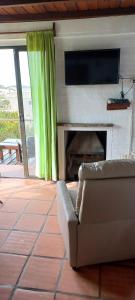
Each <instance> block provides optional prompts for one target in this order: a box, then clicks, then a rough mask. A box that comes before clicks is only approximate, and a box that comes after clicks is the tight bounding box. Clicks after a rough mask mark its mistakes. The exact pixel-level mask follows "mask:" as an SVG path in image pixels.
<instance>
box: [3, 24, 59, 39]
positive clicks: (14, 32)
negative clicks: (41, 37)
mask: <svg viewBox="0 0 135 300" xmlns="http://www.w3.org/2000/svg"><path fill="white" fill-rule="evenodd" d="M51 30H52V31H53V34H54V36H56V26H55V22H53V28H52V29H39V30H29V31H12V32H10V31H9V32H8V31H7V32H0V35H1V34H3V35H4V34H25V33H28V32H37V31H51Z"/></svg>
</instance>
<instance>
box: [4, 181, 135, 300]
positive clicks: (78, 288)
mask: <svg viewBox="0 0 135 300" xmlns="http://www.w3.org/2000/svg"><path fill="white" fill-rule="evenodd" d="M70 186H72V184H70ZM73 186H74V184H73ZM55 198H56V185H55V184H54V183H51V182H47V183H46V182H44V181H42V180H34V179H15V180H14V179H8V178H7V179H6V178H5V179H4V178H3V179H2V178H0V200H2V201H3V205H1V204H0V300H45V299H46V300H87V299H91V300H94V299H95V300H96V299H100V300H135V267H134V266H135V264H134V262H130V263H129V262H128V263H126V262H125V263H114V264H106V265H100V266H99V265H97V266H91V267H90V266H89V267H83V268H80V270H79V271H78V272H75V271H73V270H72V268H71V267H70V266H69V264H68V261H67V258H66V252H65V249H64V243H63V239H62V236H61V234H60V229H59V225H58V221H57V207H56V199H55Z"/></svg>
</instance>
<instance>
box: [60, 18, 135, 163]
mask: <svg viewBox="0 0 135 300" xmlns="http://www.w3.org/2000/svg"><path fill="white" fill-rule="evenodd" d="M58 29H59V31H58V37H56V39H55V45H56V71H57V72H56V75H57V111H58V121H59V122H74V123H75V122H76V123H101V122H104V123H107V122H109V123H113V124H114V129H113V141H112V143H113V145H112V149H113V154H112V157H113V158H122V157H124V156H125V155H128V154H129V151H130V148H131V129H132V128H131V126H132V108H133V107H134V106H135V105H134V106H132V105H131V107H130V108H129V109H127V110H115V111H107V110H106V103H107V99H108V98H109V97H114V98H115V97H116V98H119V97H120V91H121V82H120V84H117V85H93V86H92V85H86V86H66V85H65V66H64V51H68V50H82V49H108V48H120V49H121V56H120V74H121V75H122V76H123V77H130V78H135V18H134V16H128V17H127V16H126V17H124V16H123V17H111V18H99V19H89V20H75V21H68V22H67V21H63V23H62V26H61V27H60V24H59V26H58ZM130 85H132V81H131V80H124V90H125V91H127V90H128V88H129V87H130ZM128 99H129V100H130V101H131V102H132V103H133V89H132V90H131V91H130V93H129V94H128ZM134 109H135V107H134ZM134 124H135V118H134V122H133V128H134V127H135V125H134ZM133 135H134V134H133ZM134 144H135V139H134ZM134 144H133V145H132V148H133V149H134ZM133 149H132V150H133Z"/></svg>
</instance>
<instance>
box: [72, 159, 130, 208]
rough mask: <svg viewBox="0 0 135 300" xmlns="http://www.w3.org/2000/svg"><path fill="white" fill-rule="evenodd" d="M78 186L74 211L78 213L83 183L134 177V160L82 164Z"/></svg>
mask: <svg viewBox="0 0 135 300" xmlns="http://www.w3.org/2000/svg"><path fill="white" fill-rule="evenodd" d="M78 176H79V186H78V194H77V200H76V211H77V213H79V209H80V205H81V200H82V191H83V181H84V180H92V179H96V180H101V179H106V178H108V179H109V178H110V179H111V178H124V177H135V159H117V160H105V161H99V162H94V163H82V164H81V166H80V168H79V172H78Z"/></svg>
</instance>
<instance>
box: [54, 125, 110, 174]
mask: <svg viewBox="0 0 135 300" xmlns="http://www.w3.org/2000/svg"><path fill="white" fill-rule="evenodd" d="M113 126H114V125H113V124H112V123H89V124H88V123H58V124H57V129H58V168H59V180H65V169H66V164H65V151H66V132H68V131H69V130H71V131H106V132H107V145H106V159H107V160H108V159H112V132H113Z"/></svg>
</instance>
